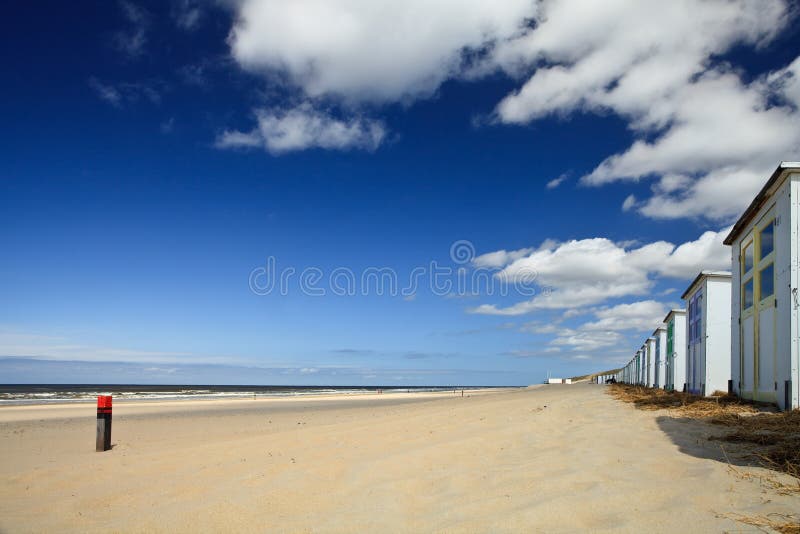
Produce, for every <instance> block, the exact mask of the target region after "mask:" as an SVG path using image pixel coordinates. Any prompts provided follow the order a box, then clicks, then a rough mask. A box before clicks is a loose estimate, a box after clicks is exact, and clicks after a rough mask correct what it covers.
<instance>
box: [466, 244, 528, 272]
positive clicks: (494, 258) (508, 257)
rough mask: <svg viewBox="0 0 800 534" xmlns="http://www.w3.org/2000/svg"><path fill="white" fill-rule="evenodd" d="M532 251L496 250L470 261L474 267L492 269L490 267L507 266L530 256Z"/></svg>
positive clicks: (524, 249)
mask: <svg viewBox="0 0 800 534" xmlns="http://www.w3.org/2000/svg"><path fill="white" fill-rule="evenodd" d="M533 250H534V249H532V248H521V249H519V250H511V251H508V250H496V251H494V252H489V253H487V254H481V255H480V256H477V257H475V258H474V259H473V260H472V264H473V265H474V266H475V267H484V268H492V267H503V266H505V265H508V264H509V263H511V262H512V261H514V260H518V259H519V258H524V257H525V256H527V255H528V254H530V253H531V252H532V251H533Z"/></svg>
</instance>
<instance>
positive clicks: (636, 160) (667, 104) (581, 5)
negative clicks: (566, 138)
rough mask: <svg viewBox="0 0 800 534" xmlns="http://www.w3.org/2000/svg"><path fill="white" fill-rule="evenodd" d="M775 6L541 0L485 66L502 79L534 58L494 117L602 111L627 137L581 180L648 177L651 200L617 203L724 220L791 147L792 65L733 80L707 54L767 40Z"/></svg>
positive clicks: (799, 86)
mask: <svg viewBox="0 0 800 534" xmlns="http://www.w3.org/2000/svg"><path fill="white" fill-rule="evenodd" d="M787 12H788V10H787V7H786V4H785V3H784V2H777V1H767V0H765V1H752V0H732V1H729V0H705V1H698V0H675V1H672V2H659V1H642V0H627V1H624V0H618V1H614V2H611V3H602V4H601V3H597V2H593V1H591V0H584V1H571V2H564V1H555V0H545V1H543V2H542V3H541V7H540V10H539V11H538V14H537V16H536V24H535V25H534V26H533V27H532V28H531V29H530V30H528V31H526V32H522V33H521V34H520V35H519V36H517V37H516V38H514V39H511V40H508V41H505V42H501V43H499V44H498V46H497V47H496V49H495V50H494V51H493V53H492V56H491V60H490V62H489V63H488V64H489V66H491V65H496V66H499V67H500V68H502V69H505V70H506V71H507V72H510V73H512V74H517V73H521V72H524V71H526V70H527V69H529V68H530V67H531V66H532V65H539V68H537V69H536V70H535V71H534V72H533V74H532V75H531V76H530V78H529V79H528V80H527V81H526V82H525V83H524V85H523V86H522V87H521V88H520V89H519V90H517V91H515V92H513V93H512V94H510V95H508V96H507V97H506V98H504V99H503V101H502V102H500V103H499V105H498V106H497V109H496V113H497V116H498V119H499V120H500V121H502V122H506V123H526V122H529V121H532V120H535V119H538V118H541V117H545V116H548V115H551V114H559V115H568V114H570V113H573V112H586V111H589V112H597V113H606V112H608V111H612V112H614V113H616V114H617V115H619V116H621V117H622V118H624V119H625V120H627V121H628V124H629V127H630V128H631V129H632V130H633V132H634V134H635V135H636V137H637V138H636V140H635V141H634V142H633V144H632V145H631V146H630V147H629V148H628V149H626V150H624V151H623V152H621V153H619V154H615V155H612V156H611V157H609V158H607V159H606V160H605V161H603V162H601V163H600V164H599V165H598V166H597V167H596V168H595V169H594V170H593V171H592V172H591V173H590V174H588V175H587V176H584V177H583V178H582V180H581V181H582V183H584V184H588V185H602V184H605V183H609V182H612V181H617V180H640V179H643V178H650V177H653V176H655V177H657V178H658V181H657V183H656V184H655V186H654V191H653V195H652V196H651V197H650V198H649V199H646V200H645V201H643V202H641V203H638V204H636V203H635V199H634V198H633V197H628V199H626V201H625V204H624V205H623V209H626V210H627V209H632V208H634V207H635V208H636V209H638V210H639V211H640V212H641V213H642V214H644V215H646V216H649V217H656V218H676V217H686V216H691V217H707V218H712V219H729V218H731V217H732V216H734V215H736V214H737V213H739V212H740V211H741V209H742V208H743V207H744V206H745V205H746V204H747V202H748V200H749V199H750V198H752V196H753V194H754V193H755V192H756V191H757V190H758V188H759V187H760V185H761V184H762V183H763V181H764V180H765V179H766V177H767V176H768V174H769V173H770V171H771V170H772V169H774V167H775V165H776V164H777V162H778V161H780V160H781V159H787V158H791V156H792V155H793V154H796V153H797V151H798V150H800V115H799V114H798V112H797V105H798V103H800V78H799V77H798V75H800V66H799V65H800V63H799V62H798V61H797V60H796V61H795V62H794V63H793V64H792V65H791V66H789V67H788V68H787V69H782V70H779V71H777V72H775V73H771V74H769V75H766V76H764V77H761V78H758V79H756V80H755V81H753V82H751V83H749V84H745V83H744V82H743V81H742V79H741V77H740V75H739V74H738V73H735V72H732V71H731V70H730V69H729V68H728V67H726V66H724V65H719V64H718V63H715V59H714V57H715V56H717V55H720V54H723V53H725V52H726V51H728V50H730V49H731V48H732V47H733V46H734V45H737V44H746V45H750V46H759V45H762V44H764V43H766V42H769V41H770V40H771V39H772V38H773V37H774V36H775V35H776V34H777V33H778V32H779V31H781V30H782V29H783V28H784V27H785V26H786V24H787V21H788V15H787ZM484 68H487V67H486V65H485V66H484Z"/></svg>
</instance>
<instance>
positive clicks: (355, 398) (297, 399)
mask: <svg viewBox="0 0 800 534" xmlns="http://www.w3.org/2000/svg"><path fill="white" fill-rule="evenodd" d="M535 387H538V386H527V387H502V388H500V387H498V388H482V389H473V390H468V389H464V396H465V397H469V396H473V395H476V396H477V395H487V394H492V393H497V394H500V393H505V392H513V391H520V390H525V389H528V388H535ZM453 391H454V390H446V391H420V392H407V391H394V392H386V393H375V392H364V393H352V392H348V393H324V394H318V395H317V394H315V395H311V394H307V395H274V396H273V395H266V394H265V395H257V396H256V398H253V397H252V396H242V397H225V398H192V397H188V396H187V397H184V398H169V399H151V400H148V399H117V398H114V415H115V416H118V417H124V416H130V415H141V414H147V413H158V412H160V411H167V410H168V411H172V412H186V413H187V414H190V412H191V411H192V409H194V408H205V409H217V410H225V409H235V408H237V407H239V408H243V407H245V408H251V409H253V408H255V409H257V408H258V406H260V405H263V404H275V405H280V404H301V403H307V404H309V405H312V406H313V405H315V404H317V405H320V404H323V405H324V404H330V403H337V401H339V402H338V403H337V404H344V403H358V402H367V401H373V403H375V404H383V405H386V404H392V403H397V402H398V401H400V402H402V403H411V402H422V401H430V400H437V399H447V398H454V397H460V394H459V393H460V391H461V389H457V390H455V391H456V393H455V394H454V393H453ZM95 402H96V399H86V400H80V401H70V402H48V403H24V404H11V403H9V404H0V424H2V423H6V422H11V421H25V420H28V419H30V420H43V419H63V418H80V417H89V416H91V415H93V414H94V406H95Z"/></svg>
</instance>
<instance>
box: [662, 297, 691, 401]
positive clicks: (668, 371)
mask: <svg viewBox="0 0 800 534" xmlns="http://www.w3.org/2000/svg"><path fill="white" fill-rule="evenodd" d="M664 324H665V325H667V349H666V357H665V360H664V361H665V365H664V375H665V376H664V389H666V390H667V391H675V390H678V391H683V388H684V385H685V383H686V310H677V309H676V310H670V311H669V313H668V314H667V316H666V317H664Z"/></svg>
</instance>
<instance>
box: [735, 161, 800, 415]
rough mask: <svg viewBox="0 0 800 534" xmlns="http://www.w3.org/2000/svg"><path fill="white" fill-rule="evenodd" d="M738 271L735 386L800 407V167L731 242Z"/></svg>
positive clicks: (782, 176)
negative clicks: (799, 357)
mask: <svg viewBox="0 0 800 534" xmlns="http://www.w3.org/2000/svg"><path fill="white" fill-rule="evenodd" d="M725 244H726V245H730V246H731V260H732V268H733V285H732V295H733V298H732V310H731V312H732V320H731V337H732V351H731V370H732V373H731V380H732V383H731V386H732V388H733V391H734V392H735V393H736V394H737V395H739V396H740V397H743V398H746V399H753V400H758V401H765V402H773V403H775V404H777V405H778V406H779V407H780V408H781V409H792V408H798V407H800V401H799V400H798V397H800V372H799V371H798V368H799V367H800V365H799V364H798V351H800V311H799V310H798V308H800V296H798V287H800V265H798V262H799V261H800V251H799V250H798V249H799V248H800V162H783V163H781V164H780V165H779V166H778V168H777V169H775V172H773V173H772V175H771V176H770V177H769V179H768V180H767V183H766V184H764V187H763V188H762V189H761V191H760V192H759V193H758V195H756V197H755V199H753V201H752V203H751V204H750V206H749V207H748V208H747V210H745V212H744V214H743V215H742V216H741V217H740V218H739V220H738V221H737V223H736V224H735V225H734V226H733V228H732V229H731V232H730V233H729V234H728V236H727V237H726V238H725Z"/></svg>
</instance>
